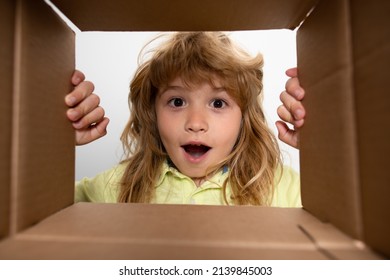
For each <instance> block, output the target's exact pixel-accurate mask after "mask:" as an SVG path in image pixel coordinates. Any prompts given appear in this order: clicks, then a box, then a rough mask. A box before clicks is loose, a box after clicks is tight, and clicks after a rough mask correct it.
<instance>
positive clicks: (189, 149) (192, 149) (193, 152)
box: [181, 144, 211, 158]
mask: <svg viewBox="0 0 390 280" xmlns="http://www.w3.org/2000/svg"><path fill="white" fill-rule="evenodd" d="M181 147H182V148H183V149H184V150H185V152H186V153H187V154H189V155H190V156H192V157H194V158H200V157H201V156H203V155H204V154H205V153H207V152H208V151H209V150H210V149H211V147H209V146H206V145H202V144H199V145H194V144H188V145H183V146H181Z"/></svg>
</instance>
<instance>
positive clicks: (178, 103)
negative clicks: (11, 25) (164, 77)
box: [169, 97, 185, 107]
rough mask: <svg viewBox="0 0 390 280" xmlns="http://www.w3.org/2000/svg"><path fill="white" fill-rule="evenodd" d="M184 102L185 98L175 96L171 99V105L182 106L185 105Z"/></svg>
mask: <svg viewBox="0 0 390 280" xmlns="http://www.w3.org/2000/svg"><path fill="white" fill-rule="evenodd" d="M184 104H185V103H184V100H183V99H181V98H177V97H175V98H172V99H171V100H169V105H171V106H172V107H182V106H184Z"/></svg>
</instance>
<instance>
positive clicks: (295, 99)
mask: <svg viewBox="0 0 390 280" xmlns="http://www.w3.org/2000/svg"><path fill="white" fill-rule="evenodd" d="M286 75H287V76H289V77H290V79H288V81H287V82H286V90H285V91H283V92H282V93H281V94H280V100H281V101H282V103H283V105H281V106H279V108H278V111H277V112H278V115H279V117H280V118H281V119H282V120H283V121H277V122H276V127H277V129H278V132H279V135H278V137H279V139H280V140H281V141H283V142H284V143H286V144H288V145H290V146H293V147H295V148H298V147H299V128H301V127H302V126H303V123H304V118H305V114H306V111H305V108H304V107H303V105H302V102H301V101H302V99H303V98H304V96H305V91H304V90H303V88H302V87H301V86H300V84H299V80H298V70H297V68H291V69H288V70H287V71H286ZM286 123H290V124H292V125H293V126H294V128H293V129H290V128H289V127H288V126H287V124H286Z"/></svg>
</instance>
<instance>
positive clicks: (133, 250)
mask: <svg viewBox="0 0 390 280" xmlns="http://www.w3.org/2000/svg"><path fill="white" fill-rule="evenodd" d="M39 247H40V249H38V248H39ZM334 252H335V253H334ZM342 254H344V255H347V254H348V255H349V257H350V258H353V259H376V258H379V256H377V255H376V254H374V253H372V252H370V251H369V250H366V249H363V250H362V249H361V248H358V247H357V246H355V243H354V240H352V239H351V238H349V237H348V236H347V235H345V234H343V233H342V232H340V231H338V230H337V229H336V228H334V227H333V226H332V225H330V224H326V223H325V224H324V223H322V222H320V221H319V220H318V219H316V218H315V217H314V216H312V215H310V214H309V213H308V212H306V211H305V210H303V209H298V208H295V209H294V208H290V209H288V208H271V207H245V206H242V207H233V206H231V207H226V206H201V205H154V204H91V203H78V204H75V205H72V206H71V207H68V208H67V209H64V210H62V211H60V212H58V213H56V214H54V215H52V216H50V217H49V218H47V219H45V220H43V221H42V222H40V223H39V224H37V225H36V226H33V227H31V228H29V229H27V230H26V231H24V232H21V233H20V234H19V235H18V236H17V237H16V238H15V239H13V240H9V241H6V242H3V243H2V244H0V259H2V258H27V259H30V258H43V259H51V258H55V259H72V258H77V259H78V258H81V259H84V258H87V259H137V258H138V259H153V258H155V259H329V258H331V259H335V258H338V257H339V256H342Z"/></svg>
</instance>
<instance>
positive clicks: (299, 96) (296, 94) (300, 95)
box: [294, 88, 303, 99]
mask: <svg viewBox="0 0 390 280" xmlns="http://www.w3.org/2000/svg"><path fill="white" fill-rule="evenodd" d="M294 92H295V97H296V98H298V99H300V98H301V97H302V95H303V90H302V89H299V88H298V89H296V90H295V91H294Z"/></svg>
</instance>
